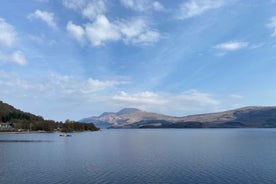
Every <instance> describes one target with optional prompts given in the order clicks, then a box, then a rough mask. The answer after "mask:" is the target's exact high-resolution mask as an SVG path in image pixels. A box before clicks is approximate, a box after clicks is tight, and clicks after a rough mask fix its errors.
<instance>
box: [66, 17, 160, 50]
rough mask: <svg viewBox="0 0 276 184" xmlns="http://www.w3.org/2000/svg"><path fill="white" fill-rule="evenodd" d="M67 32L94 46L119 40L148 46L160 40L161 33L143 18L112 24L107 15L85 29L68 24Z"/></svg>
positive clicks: (98, 18)
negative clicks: (86, 40)
mask: <svg viewBox="0 0 276 184" xmlns="http://www.w3.org/2000/svg"><path fill="white" fill-rule="evenodd" d="M67 31H68V32H69V33H70V34H71V35H72V36H73V37H74V38H75V39H77V40H78V41H80V42H81V43H83V39H88V41H89V42H90V43H91V44H92V45H93V46H100V45H103V44H104V43H105V42H107V41H119V40H123V41H124V42H125V43H126V44H129V43H131V44H140V45H147V44H151V43H155V42H157V41H158V40H159V39H160V33H159V32H157V31H155V30H152V29H151V28H150V27H149V26H148V24H147V22H146V21H145V20H144V19H142V18H136V19H131V20H121V21H116V22H110V21H109V20H108V18H107V17H106V16H105V15H98V16H97V18H96V19H95V21H94V22H92V23H88V24H86V25H85V26H84V27H82V26H79V25H76V24H73V23H72V22H71V21H70V22H68V24H67Z"/></svg>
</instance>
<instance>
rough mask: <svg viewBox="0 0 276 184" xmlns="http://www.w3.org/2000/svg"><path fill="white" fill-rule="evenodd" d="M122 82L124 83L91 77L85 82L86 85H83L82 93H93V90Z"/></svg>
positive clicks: (99, 89)
mask: <svg viewBox="0 0 276 184" xmlns="http://www.w3.org/2000/svg"><path fill="white" fill-rule="evenodd" d="M120 84H124V82H122V81H121V82H119V81H111V80H107V81H101V80H97V79H92V78H89V79H87V81H86V82H85V85H84V86H83V88H82V89H81V91H82V93H93V92H96V91H101V90H104V89H107V88H111V87H114V86H116V85H120Z"/></svg>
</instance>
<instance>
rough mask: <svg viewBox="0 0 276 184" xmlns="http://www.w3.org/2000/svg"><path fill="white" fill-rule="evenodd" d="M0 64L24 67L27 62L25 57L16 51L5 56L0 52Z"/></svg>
mask: <svg viewBox="0 0 276 184" xmlns="http://www.w3.org/2000/svg"><path fill="white" fill-rule="evenodd" d="M0 62H2V63H14V64H17V65H21V66H24V65H26V64H27V60H26V58H25V55H24V53H23V52H22V51H20V50H17V51H14V52H13V53H12V54H10V55H5V54H2V53H1V52H0Z"/></svg>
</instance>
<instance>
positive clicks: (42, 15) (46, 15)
mask: <svg viewBox="0 0 276 184" xmlns="http://www.w3.org/2000/svg"><path fill="white" fill-rule="evenodd" d="M28 19H30V20H33V19H40V20H42V21H43V22H45V23H46V24H47V25H48V26H50V27H51V28H53V29H56V28H57V25H56V23H55V20H54V13H51V12H47V11H41V10H36V11H35V12H34V13H31V14H29V15H28Z"/></svg>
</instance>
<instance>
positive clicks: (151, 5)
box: [120, 0, 164, 12]
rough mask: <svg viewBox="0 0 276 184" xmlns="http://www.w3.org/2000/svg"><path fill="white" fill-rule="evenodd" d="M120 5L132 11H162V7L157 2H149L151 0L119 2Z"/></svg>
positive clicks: (123, 0)
mask: <svg viewBox="0 0 276 184" xmlns="http://www.w3.org/2000/svg"><path fill="white" fill-rule="evenodd" d="M120 1H121V3H122V5H123V6H125V7H126V8H130V9H132V10H134V11H140V12H143V11H148V10H155V11H162V10H164V6H163V5H162V4H161V3H160V2H159V1H151V0H120Z"/></svg>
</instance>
